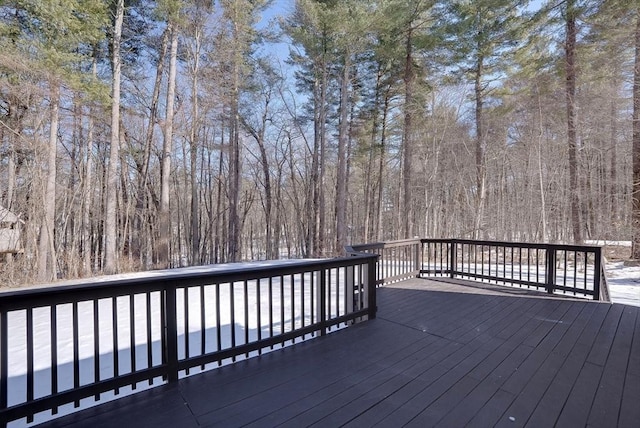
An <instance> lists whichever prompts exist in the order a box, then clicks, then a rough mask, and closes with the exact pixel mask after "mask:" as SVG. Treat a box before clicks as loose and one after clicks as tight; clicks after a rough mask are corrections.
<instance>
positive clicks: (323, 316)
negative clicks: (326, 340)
mask: <svg viewBox="0 0 640 428" xmlns="http://www.w3.org/2000/svg"><path fill="white" fill-rule="evenodd" d="M325 334H327V270H326V269H324V268H322V269H320V336H324V335H325Z"/></svg>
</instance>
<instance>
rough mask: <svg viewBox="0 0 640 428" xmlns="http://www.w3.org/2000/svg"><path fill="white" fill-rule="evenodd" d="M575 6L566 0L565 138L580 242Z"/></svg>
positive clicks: (575, 230)
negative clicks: (567, 145)
mask: <svg viewBox="0 0 640 428" xmlns="http://www.w3.org/2000/svg"><path fill="white" fill-rule="evenodd" d="M576 13H577V12H576V7H575V1H574V0H569V1H568V2H567V18H566V19H567V22H566V24H567V29H566V43H565V55H566V57H565V60H566V102H567V140H568V143H569V193H570V195H571V196H570V198H571V226H572V230H573V241H574V243H576V244H582V223H581V219H580V217H581V216H580V193H579V186H578V159H577V158H578V147H577V143H578V142H577V135H576V107H575V99H576V66H575V53H576V33H577V31H576Z"/></svg>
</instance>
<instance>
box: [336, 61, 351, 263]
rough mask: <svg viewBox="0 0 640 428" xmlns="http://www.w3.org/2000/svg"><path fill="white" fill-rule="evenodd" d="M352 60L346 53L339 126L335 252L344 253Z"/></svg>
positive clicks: (341, 87)
mask: <svg viewBox="0 0 640 428" xmlns="http://www.w3.org/2000/svg"><path fill="white" fill-rule="evenodd" d="M350 68H351V61H350V56H349V52H346V53H345V57H344V69H343V70H342V82H341V84H340V124H339V128H338V165H337V169H338V170H337V180H336V181H337V182H336V241H335V242H336V248H335V254H336V255H338V254H342V253H343V251H344V246H345V244H346V232H347V225H346V220H347V218H346V217H347V145H348V142H349V135H348V134H349V120H348V117H349V110H350V109H349V80H350Z"/></svg>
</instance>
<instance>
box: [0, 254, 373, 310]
mask: <svg viewBox="0 0 640 428" xmlns="http://www.w3.org/2000/svg"><path fill="white" fill-rule="evenodd" d="M371 257H374V256H372V255H361V256H358V257H340V258H333V259H290V260H265V261H257V262H244V263H223V264H215V265H204V266H190V267H184V268H173V269H161V270H155V271H145V272H134V273H126V274H116V275H104V276H99V277H94V278H84V279H77V280H69V281H62V282H57V283H53V284H41V285H35V286H29V287H23V288H19V289H8V290H2V291H0V299H2V298H6V297H11V296H17V295H22V296H25V295H30V294H40V293H43V292H46V293H61V292H65V291H72V290H80V289H89V288H93V289H95V288H100V287H117V286H125V285H137V284H149V283H161V282H164V283H168V282H173V281H180V280H190V279H193V280H197V279H199V278H204V279H208V278H212V279H213V282H215V277H220V278H223V277H229V276H232V275H236V274H237V275H243V276H245V275H246V276H251V275H252V274H254V273H255V276H256V277H258V276H260V275H261V274H263V273H264V274H268V275H269V276H271V275H273V276H275V275H277V274H278V271H279V270H285V269H286V270H288V271H290V270H291V269H296V268H300V271H301V272H302V271H303V270H304V268H305V267H308V268H309V269H308V271H313V270H314V269H321V268H323V267H326V266H329V265H333V264H335V263H338V264H339V263H340V262H341V261H343V262H347V263H353V262H354V261H357V260H358V259H367V258H371ZM305 271H306V270H305ZM289 273H291V272H289ZM265 276H267V275H265ZM254 279H255V278H254ZM213 282H212V283H213ZM223 282H224V281H223Z"/></svg>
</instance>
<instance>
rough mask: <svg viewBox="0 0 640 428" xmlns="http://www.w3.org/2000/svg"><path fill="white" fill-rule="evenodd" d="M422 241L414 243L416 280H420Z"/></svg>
mask: <svg viewBox="0 0 640 428" xmlns="http://www.w3.org/2000/svg"><path fill="white" fill-rule="evenodd" d="M421 256H422V241H421V240H418V242H416V253H415V258H416V260H415V271H416V272H417V274H416V278H420V274H421V271H422V257H421Z"/></svg>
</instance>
